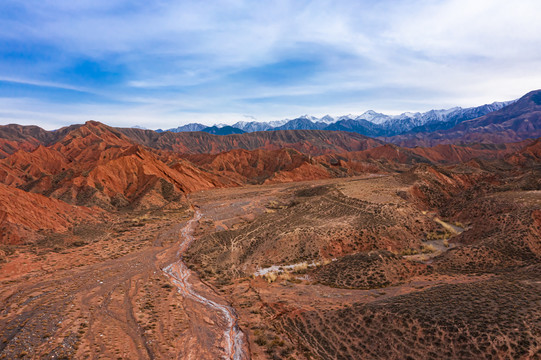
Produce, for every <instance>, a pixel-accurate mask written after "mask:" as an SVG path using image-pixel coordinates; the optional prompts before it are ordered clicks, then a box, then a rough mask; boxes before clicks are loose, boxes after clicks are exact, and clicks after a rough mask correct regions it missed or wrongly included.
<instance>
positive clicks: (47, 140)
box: [0, 124, 81, 159]
mask: <svg viewBox="0 0 541 360" xmlns="http://www.w3.org/2000/svg"><path fill="white" fill-rule="evenodd" d="M79 126H81V125H72V126H68V127H64V128H62V129H58V130H55V131H47V130H44V129H42V128H40V127H38V126H34V125H30V126H24V125H17V124H9V125H0V159H1V158H4V157H6V156H8V155H10V154H13V153H14V152H16V151H18V150H27V151H31V150H34V149H36V148H37V147H38V146H40V145H50V144H52V143H54V142H55V141H57V140H58V139H60V138H61V137H63V136H64V135H65V134H67V133H68V132H69V131H71V130H73V129H75V128H77V127H79Z"/></svg>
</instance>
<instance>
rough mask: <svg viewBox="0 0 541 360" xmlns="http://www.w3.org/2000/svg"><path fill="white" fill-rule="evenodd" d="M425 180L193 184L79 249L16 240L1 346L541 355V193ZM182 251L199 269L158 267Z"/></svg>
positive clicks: (1, 276)
mask: <svg viewBox="0 0 541 360" xmlns="http://www.w3.org/2000/svg"><path fill="white" fill-rule="evenodd" d="M431 176H432V175H430V176H429V175H426V174H424V173H417V174H399V175H394V176H366V177H356V178H345V179H332V180H320V181H311V182H310V181H309V182H295V183H287V184H277V185H265V186H263V185H258V186H246V187H238V188H228V189H217V190H208V191H201V192H195V193H192V194H191V195H190V196H189V197H188V199H186V201H185V203H184V205H183V206H181V207H178V208H176V209H170V210H165V209H164V210H156V211H147V212H139V213H135V212H127V213H123V214H120V213H119V214H117V215H116V218H114V219H112V220H111V222H110V223H109V224H108V225H106V226H103V227H102V228H100V229H94V230H95V231H90V232H89V234H87V238H86V241H85V243H84V244H82V245H81V246H72V247H58V246H57V247H55V246H54V244H53V245H51V244H49V245H47V246H39V245H28V246H19V247H12V248H9V249H8V248H6V253H9V255H8V256H7V259H6V261H5V262H4V263H1V264H0V358H3V359H14V358H54V359H71V358H81V359H83V358H91V359H136V358H137V359H171V358H182V359H185V358H186V359H189V358H193V359H216V358H223V357H225V358H235V359H236V358H239V359H240V358H252V359H358V358H380V359H393V358H394V359H404V358H413V359H442V358H468V359H482V358H502V359H503V358H509V359H511V358H513V359H517V358H518V359H520V358H522V359H531V358H536V357H537V358H539V357H540V356H541V306H540V304H541V265H540V262H539V259H540V256H541V241H540V239H539V236H540V232H539V231H540V230H539V229H540V228H541V212H540V211H539V209H540V208H541V206H540V205H541V192H540V191H531V190H526V189H507V188H505V189H504V188H500V190H499V191H498V193H497V196H496V197H495V195H494V194H495V193H494V192H493V191H488V192H487V191H485V192H482V193H481V192H479V194H481V195H477V197H475V198H471V197H470V198H468V196H463V195H462V194H463V192H458V191H457V192H456V193H455V194H454V195H452V194H451V195H452V196H451V195H450V194H449V193H448V192H447V191H449V188H450V187H452V184H446V183H445V181H447V180H445V181H443V183H444V185H443V186H440V185H439V184H440V182H441V179H442V178H441V177H440V174H437V175H434V178H433V177H431ZM442 176H443V175H442ZM448 179H449V181H451V180H453V181H455V182H456V181H457V179H456V177H455V178H453V177H449V178H448ZM438 181H439V182H438ZM460 181H462V183H464V182H465V181H467V180H464V178H461V180H460ZM426 184H430V191H425V190H424V189H425V188H424V187H423V185H426ZM500 185H501V186H504V185H505V184H503V185H502V184H500ZM434 189H438V190H434ZM433 193H437V194H436V195H434V194H433ZM442 194H446V196H447V198H446V199H445V201H442V200H441V199H440V197H442V196H444V195H442ZM195 211H197V213H200V214H201V217H200V218H193V216H194V212H195ZM190 219H194V220H192V222H191V223H189V221H190ZM491 221H496V222H495V223H492V222H491ZM187 224H189V225H190V226H191V228H190V232H189V235H190V236H191V234H192V232H193V237H194V238H193V242H192V243H191V244H190V246H189V247H187V248H186V249H183V250H182V252H180V253H179V245H180V244H181V243H183V241H185V240H186V236H187V235H188V233H187V232H186V229H187ZM183 229H184V231H183ZM452 230H455V231H452ZM460 230H464V231H463V232H461V231H460ZM517 239H520V241H518V240H517ZM53 240H54V239H52V240H51V241H52V242H53V243H54V241H53ZM179 255H183V258H184V261H185V263H186V264H187V265H188V267H189V268H190V269H191V271H190V270H187V269H186V270H182V271H180V270H178V269H177V270H178V271H177V272H176V274H177V275H175V276H172V275H171V274H172V272H171V271H169V272H167V271H166V272H164V271H163V270H164V269H168V268H167V267H168V266H169V265H171V264H176V263H177V261H179ZM178 264H179V265H178V266H180V263H178ZM288 265H292V266H288ZM265 268H270V269H272V271H265V272H259V273H258V270H260V269H265ZM169 269H171V268H169ZM175 271H176V270H175ZM173 272H174V271H173ZM179 274H180V275H179ZM182 274H184V275H185V276H186V279H187V280H186V281H188V282H187V283H182V284H185V285H182V286H180V285H179V279H178V278H179V276H184V275H182ZM186 284H188V285H186ZM183 286H187V287H191V289H192V290H190V291H192V292H191V293H190V291H187V290H184V291H183V289H182V287H183ZM187 294H188V295H187ZM190 294H192V295H190ZM193 294H199V295H198V296H200V298H197V297H196V296H194V295H193ZM201 299H205V300H206V301H207V302H206V303H205V302H204V301H201ZM209 302H212V303H214V304H219V308H218V307H216V306H214V307H213V306H209ZM228 305H231V313H230V314H232V315H234V321H235V322H237V321H238V328H236V329H238V330H239V332H238V334H239V336H241V338H242V339H241V340H240V341H241V345H240V346H241V348H242V351H236V352H235V351H231V349H229V350H228V346H229V345H228V344H229V343H228V342H227V341H225V338H226V337H227V335H224V329H226V332H227V331H229V330H231V329H233V327H232V326H231V323H230V322H229V320H230V319H228V318H227V316H226V315H225V313H224V312H223V311H219V310H220V309H222V308H224V309H225V308H226V307H227V308H229V307H228ZM230 334H232V333H230ZM232 336H233V335H232ZM243 354H245V355H243Z"/></svg>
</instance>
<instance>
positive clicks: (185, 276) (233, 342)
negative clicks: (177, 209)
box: [163, 210, 250, 360]
mask: <svg viewBox="0 0 541 360" xmlns="http://www.w3.org/2000/svg"><path fill="white" fill-rule="evenodd" d="M201 216H202V214H201V212H200V211H199V210H196V211H195V214H194V216H193V218H192V219H191V220H189V221H188V222H187V223H186V226H184V228H183V229H182V230H181V243H180V246H179V249H178V252H177V258H178V260H177V261H176V262H174V263H172V264H170V265H168V266H167V267H165V268H164V269H163V271H164V272H165V274H166V275H167V276H169V277H170V279H171V281H172V282H173V283H174V284H175V286H176V287H177V288H178V291H179V293H180V294H181V295H182V296H183V297H184V298H189V299H192V300H194V301H196V302H198V303H201V304H203V305H205V306H207V307H208V308H210V309H211V310H212V311H214V312H216V313H217V315H221V317H222V318H223V319H224V320H225V324H226V325H225V329H224V330H223V337H222V344H223V349H224V350H223V351H222V352H223V356H222V357H223V358H224V359H231V360H246V359H250V355H249V353H248V351H247V348H248V347H247V345H246V342H245V336H244V334H243V332H242V331H241V330H240V328H239V325H238V318H237V314H236V312H235V310H234V309H233V308H232V307H231V306H229V305H224V304H221V303H218V302H217V301H214V300H210V299H208V298H206V297H205V296H204V295H203V294H202V293H201V292H197V291H196V290H195V289H194V286H193V284H192V283H191V282H190V279H193V278H194V277H193V276H192V271H191V270H190V269H189V268H188V267H187V266H186V264H185V263H184V261H183V258H182V256H183V254H184V252H185V251H186V250H187V249H188V247H189V246H190V244H191V243H192V242H193V240H194V237H193V232H194V228H195V226H196V224H197V223H198V222H199V220H200V219H201ZM209 326H211V325H209Z"/></svg>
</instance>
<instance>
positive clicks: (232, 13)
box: [0, 0, 541, 129]
mask: <svg viewBox="0 0 541 360" xmlns="http://www.w3.org/2000/svg"><path fill="white" fill-rule="evenodd" d="M539 14H541V2H540V1H538V0H516V1H513V2H511V1H507V0H506V1H503V0H476V1H471V0H468V1H466V0H449V1H435V0H434V1H428V0H422V1H421V0H418V1H417V0H411V1H400V0H394V1H389V0H382V1H317V0H316V1H302V0H292V1H279V0H278V1H241V0H231V1H167V0H161V1H154V2H152V1H137V0H131V1H124V0H107V1H103V0H79V1H73V0H70V1H65V0H40V1H34V0H26V1H20V0H3V1H2V2H0V124H7V123H20V124H37V125H40V126H42V127H44V128H47V129H53V128H58V127H61V126H64V125H68V124H73V123H82V122H84V121H86V120H89V119H94V120H98V121H102V122H105V123H107V124H110V125H114V126H133V125H140V126H144V127H148V128H170V127H176V126H178V125H181V124H185V123H189V122H202V123H205V124H213V123H232V122H235V121H239V120H251V119H253V118H255V119H257V120H261V121H267V120H278V119H283V118H293V117H296V116H299V115H302V114H311V115H315V116H322V115H325V114H331V115H342V114H348V113H352V114H360V113H362V112H364V111H366V110H368V109H374V110H376V111H379V112H385V113H391V114H396V113H401V112H405V111H426V110H429V109H432V108H448V107H452V106H456V105H459V106H475V105H481V104H484V103H488V102H492V101H501V100H510V99H514V98H517V97H519V96H521V95H523V94H524V93H526V92H528V91H530V90H534V89H538V88H541V71H540V70H539V69H541V51H540V50H539V49H541V22H540V21H539Z"/></svg>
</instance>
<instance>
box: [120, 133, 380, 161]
mask: <svg viewBox="0 0 541 360" xmlns="http://www.w3.org/2000/svg"><path fill="white" fill-rule="evenodd" d="M118 131H120V132H122V133H123V134H124V135H126V136H128V137H129V138H130V139H132V140H133V141H136V142H137V143H139V144H142V145H145V146H148V147H151V148H154V149H163V150H171V151H175V152H178V153H188V154H217V153H221V152H225V151H229V150H233V149H244V150H255V149H264V150H278V149H283V148H290V149H295V150H298V151H300V152H302V153H304V154H307V155H321V154H328V153H340V152H347V151H359V150H366V149H370V148H373V147H376V146H379V145H382V142H381V141H379V140H376V139H372V138H369V137H366V136H363V135H360V134H356V133H348V132H343V131H322V130H280V131H261V132H254V133H245V134H233V135H225V136H220V135H211V134H208V133H205V132H181V133H173V132H168V131H167V132H163V133H156V132H154V131H152V130H141V129H133V128H130V129H118Z"/></svg>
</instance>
